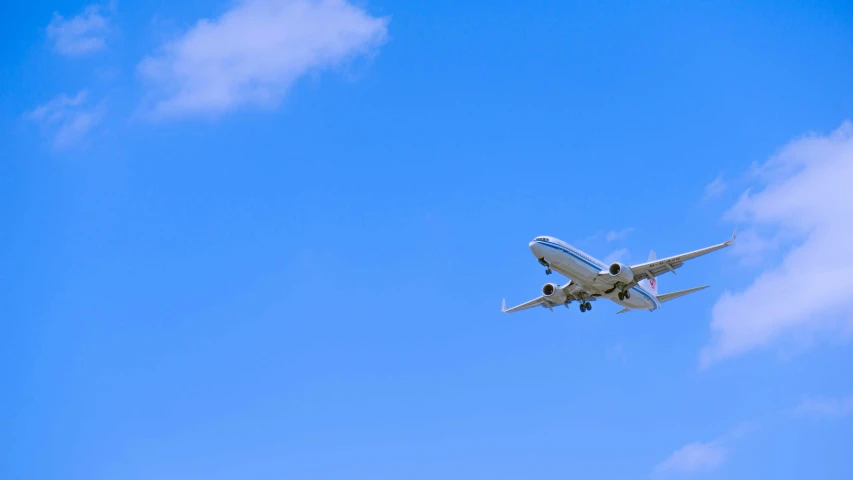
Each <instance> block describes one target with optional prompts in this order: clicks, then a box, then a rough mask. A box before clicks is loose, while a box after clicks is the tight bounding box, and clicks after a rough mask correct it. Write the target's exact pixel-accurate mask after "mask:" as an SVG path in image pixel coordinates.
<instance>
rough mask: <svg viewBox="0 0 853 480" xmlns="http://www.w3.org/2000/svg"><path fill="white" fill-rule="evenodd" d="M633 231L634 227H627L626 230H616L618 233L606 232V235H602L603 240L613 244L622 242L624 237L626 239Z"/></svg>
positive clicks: (614, 231) (613, 231)
mask: <svg viewBox="0 0 853 480" xmlns="http://www.w3.org/2000/svg"><path fill="white" fill-rule="evenodd" d="M634 230H635V229H634V227H628V228H625V229H622V230H618V231H617V230H611V231H609V232H607V234H605V235H604V239H605V240H607V241H608V242H613V241H616V240H623V239H624V238H625V237H627V236H628V235H629V234H630V233H631V232H633V231H634Z"/></svg>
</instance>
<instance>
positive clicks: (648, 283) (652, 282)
mask: <svg viewBox="0 0 853 480" xmlns="http://www.w3.org/2000/svg"><path fill="white" fill-rule="evenodd" d="M657 259H658V256H657V254H656V253H655V251H654V250H652V251H650V252H649V260H648V261H649V262H654V261H655V260H657ZM640 285H642V286H643V288H645V289H646V290H648V291H650V292H652V293H654V294H655V295H657V294H658V279H657V278H655V277H652V278H649V279H645V280H640Z"/></svg>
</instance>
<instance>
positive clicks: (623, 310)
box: [616, 308, 631, 315]
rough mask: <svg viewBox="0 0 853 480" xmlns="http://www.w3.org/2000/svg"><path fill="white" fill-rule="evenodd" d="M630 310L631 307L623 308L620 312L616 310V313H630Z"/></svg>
mask: <svg viewBox="0 0 853 480" xmlns="http://www.w3.org/2000/svg"><path fill="white" fill-rule="evenodd" d="M630 311H631V309H630V308H623V309H622V310H619V311H618V312H616V315H619V314H620V313H628V312H630Z"/></svg>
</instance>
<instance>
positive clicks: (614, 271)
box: [607, 262, 634, 283]
mask: <svg viewBox="0 0 853 480" xmlns="http://www.w3.org/2000/svg"><path fill="white" fill-rule="evenodd" d="M607 271H608V272H610V276H611V277H613V280H615V281H617V282H622V283H631V282H633V281H634V272H632V271H631V269H630V268H628V267H627V266H625V265H622V264H621V263H619V262H613V263H612V264H611V265H610V268H608V269H607Z"/></svg>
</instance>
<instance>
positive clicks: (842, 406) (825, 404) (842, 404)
mask: <svg viewBox="0 0 853 480" xmlns="http://www.w3.org/2000/svg"><path fill="white" fill-rule="evenodd" d="M793 413H795V414H797V415H809V416H818V417H844V416H847V415H851V414H853V396H847V397H841V398H805V399H803V401H802V402H800V404H799V405H797V407H796V408H794V410H793Z"/></svg>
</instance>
